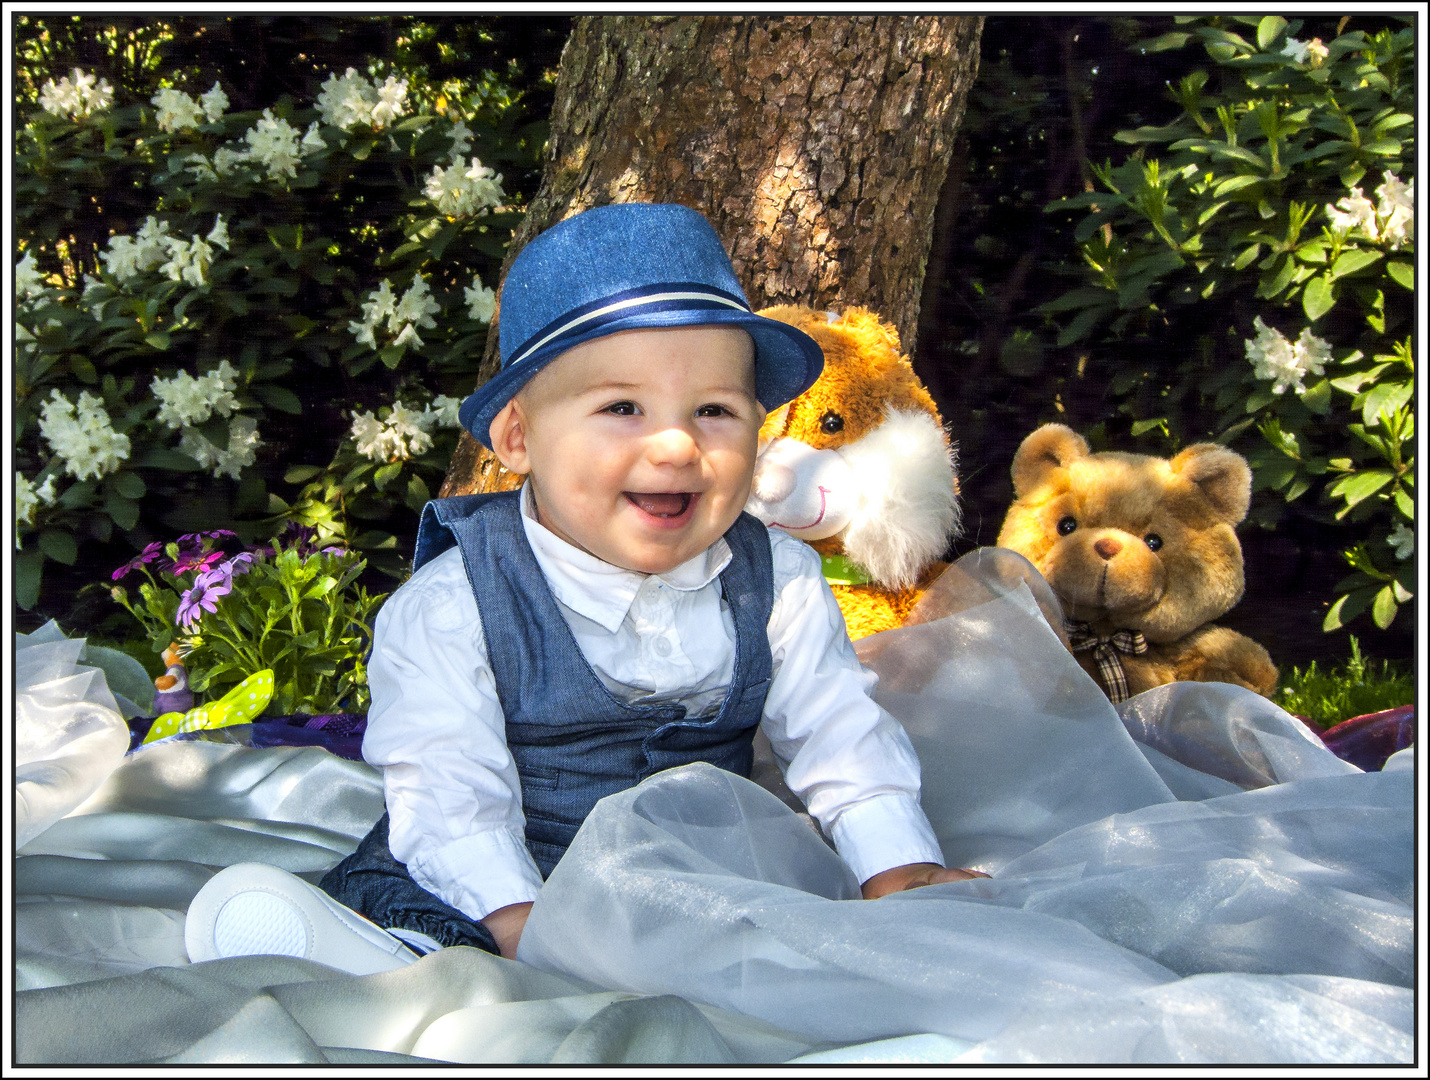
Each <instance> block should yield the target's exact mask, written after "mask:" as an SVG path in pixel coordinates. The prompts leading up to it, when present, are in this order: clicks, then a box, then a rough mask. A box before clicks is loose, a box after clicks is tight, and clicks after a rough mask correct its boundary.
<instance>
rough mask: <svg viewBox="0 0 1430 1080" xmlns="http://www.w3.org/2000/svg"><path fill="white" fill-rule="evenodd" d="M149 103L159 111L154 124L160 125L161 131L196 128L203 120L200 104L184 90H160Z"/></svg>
mask: <svg viewBox="0 0 1430 1080" xmlns="http://www.w3.org/2000/svg"><path fill="white" fill-rule="evenodd" d="M149 101H150V104H152V105H154V106H155V107H156V108H157V109H158V110H159V112H158V115H157V116H155V118H154V122H155V123H156V124H158V125H159V130H160V131H182V130H183V129H185V128H196V127H198V126H199V122H200V121H201V120H202V119H203V115H204V113H203V110H202V109H201V108H200V107H199V103H198V102H197V101H195V100H194V99H193V98H191V97H189V95H188V94H186V93H184V92H183V91H182V90H174V89H165V90H160V91H159V92H158V93H157V94H155V95H154V96H153V97H152V98H150V99H149Z"/></svg>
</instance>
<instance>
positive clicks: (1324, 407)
mask: <svg viewBox="0 0 1430 1080" xmlns="http://www.w3.org/2000/svg"><path fill="white" fill-rule="evenodd" d="M1301 404H1302V405H1304V406H1306V408H1308V409H1310V410H1311V411H1312V412H1313V413H1315V414H1316V415H1317V416H1325V415H1326V414H1327V413H1328V412H1330V411H1331V384H1330V381H1329V380H1327V379H1322V380H1321V381H1320V382H1318V383H1316V384H1315V385H1314V386H1312V387H1310V388H1309V389H1308V390H1307V391H1306V392H1305V393H1304V394H1302V395H1301Z"/></svg>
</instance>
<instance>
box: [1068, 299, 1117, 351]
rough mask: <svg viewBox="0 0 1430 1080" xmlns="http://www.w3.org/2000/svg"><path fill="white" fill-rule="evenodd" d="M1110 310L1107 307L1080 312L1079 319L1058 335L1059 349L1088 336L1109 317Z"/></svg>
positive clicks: (1075, 319) (1074, 320)
mask: <svg viewBox="0 0 1430 1080" xmlns="http://www.w3.org/2000/svg"><path fill="white" fill-rule="evenodd" d="M1109 310H1110V309H1108V308H1105V307H1098V308H1088V309H1087V310H1085V311H1082V312H1079V313H1078V315H1077V317H1076V318H1074V319H1073V321H1072V322H1070V323H1069V324H1068V325H1067V326H1066V327H1064V328H1063V331H1062V333H1060V334H1059V335H1058V347H1059V348H1061V347H1062V346H1064V345H1071V344H1072V343H1073V342H1074V341H1077V340H1078V339H1080V338H1083V337H1085V336H1087V334H1088V332H1089V331H1091V330H1092V328H1093V327H1094V326H1096V325H1097V324H1098V323H1100V322H1101V321H1102V320H1103V319H1105V318H1106V317H1107V315H1108V312H1109Z"/></svg>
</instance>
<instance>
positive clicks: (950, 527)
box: [745, 305, 960, 640]
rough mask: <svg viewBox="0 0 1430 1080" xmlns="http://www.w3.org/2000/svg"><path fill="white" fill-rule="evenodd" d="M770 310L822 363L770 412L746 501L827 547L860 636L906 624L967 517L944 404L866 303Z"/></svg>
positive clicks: (833, 579)
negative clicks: (806, 339) (810, 344)
mask: <svg viewBox="0 0 1430 1080" xmlns="http://www.w3.org/2000/svg"><path fill="white" fill-rule="evenodd" d="M760 314H761V315H763V316H765V317H766V318H770V319H778V320H779V321H781V322H785V323H788V324H790V325H791V326H795V327H798V328H799V329H800V330H803V331H804V332H805V333H806V334H808V335H810V337H812V338H814V340H815V341H817V342H818V343H819V346H820V348H821V349H823V350H824V371H823V373H822V374H821V375H820V377H819V379H818V380H817V381H816V382H815V384H814V385H813V386H811V387H810V388H809V389H808V390H807V391H805V392H804V393H803V394H802V395H800V396H799V397H797V398H795V399H794V400H793V401H791V402H789V403H788V404H787V405H784V406H783V407H781V408H779V409H776V410H775V411H773V412H772V413H770V415H769V416H768V417H766V418H765V423H764V425H763V427H762V428H761V429H760V445H761V451H760V455H759V458H758V460H757V461H756V465H755V477H754V482H753V484H752V486H751V493H750V499H749V501H748V502H747V503H746V505H745V509H746V510H747V511H748V512H749V513H751V514H753V515H754V516H755V517H757V518H759V519H760V520H761V521H763V522H764V523H765V524H766V525H769V526H772V527H775V528H779V529H782V530H783V531H785V532H787V533H789V534H790V535H792V536H795V537H798V538H799V539H801V540H804V541H806V542H807V543H809V544H810V546H812V547H813V548H814V549H815V550H816V551H818V552H819V554H820V556H821V557H822V558H823V562H824V574H825V578H826V580H828V581H829V583H830V587H831V589H832V590H833V592H834V596H835V599H836V600H837V601H838V602H839V608H840V610H841V611H842V612H843V613H844V621H845V625H846V627H847V629H848V631H849V636H850V638H851V639H854V640H858V639H860V638H864V637H867V636H869V635H871V634H875V633H878V632H879V631H881V630H888V629H891V628H893V627H896V626H900V625H902V624H903V622H904V620H905V618H906V616H907V615H908V614H909V612H910V610H911V609H912V608H913V607H914V605H915V604H916V603H917V602H918V600H919V598H920V597H921V596H922V595H923V593H924V591H925V589H927V587H928V586H929V585H930V584H931V583H932V582H933V581H934V579H936V578H937V577H938V576H939V574H941V573H942V572H943V571H944V569H946V567H947V565H948V564H947V563H945V562H943V561H942V556H943V554H944V553H945V551H946V550H947V548H948V545H949V543H950V541H951V540H952V539H953V537H954V536H955V535H957V533H958V528H959V519H960V510H959V502H958V475H957V470H956V458H955V449H954V447H953V446H952V445H951V443H950V441H949V437H948V433H947V432H946V431H945V430H944V427H943V421H942V419H941V417H940V416H939V413H938V408H937V407H936V406H935V405H934V401H933V398H932V397H931V396H930V395H929V392H928V391H927V390H926V389H925V388H924V385H923V383H921V382H920V381H919V378H918V376H917V375H915V374H914V369H913V365H912V364H910V362H909V359H908V357H907V356H905V355H904V354H903V352H902V350H901V349H900V345H899V335H898V331H897V330H895V329H894V327H893V326H891V325H889V324H888V323H886V322H884V321H883V320H881V319H880V318H879V316H878V315H876V314H875V313H874V312H872V311H870V310H868V309H867V308H862V307H851V308H849V309H847V310H845V311H843V312H842V313H835V312H831V311H817V310H814V309H811V308H806V307H796V306H790V305H781V306H777V307H771V308H766V309H764V310H763V311H761V312H760Z"/></svg>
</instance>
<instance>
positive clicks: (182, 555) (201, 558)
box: [169, 550, 223, 577]
mask: <svg viewBox="0 0 1430 1080" xmlns="http://www.w3.org/2000/svg"><path fill="white" fill-rule="evenodd" d="M222 560H223V552H222V551H193V550H190V551H180V552H179V557H178V559H177V560H176V561H175V562H174V565H173V566H171V567H170V568H169V573H171V574H173V575H174V576H175V577H178V576H179V575H180V574H187V573H189V571H191V570H197V571H198V572H199V573H200V574H207V573H208V572H209V571H210V570H212V569H213V568H214V566H215V565H216V564H217V563H219V562H221V561H222Z"/></svg>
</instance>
